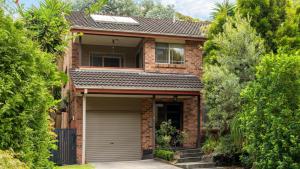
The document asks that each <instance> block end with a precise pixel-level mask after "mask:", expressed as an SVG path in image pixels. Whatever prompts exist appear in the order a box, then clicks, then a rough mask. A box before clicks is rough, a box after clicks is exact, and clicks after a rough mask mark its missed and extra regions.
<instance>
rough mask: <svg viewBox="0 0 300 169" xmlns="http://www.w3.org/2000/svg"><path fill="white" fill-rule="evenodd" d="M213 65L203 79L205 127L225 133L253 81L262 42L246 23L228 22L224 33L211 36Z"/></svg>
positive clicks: (262, 49) (207, 69)
mask: <svg viewBox="0 0 300 169" xmlns="http://www.w3.org/2000/svg"><path fill="white" fill-rule="evenodd" d="M211 42H213V43H214V45H215V46H216V49H215V50H214V54H215V58H216V63H217V64H207V63H206V67H205V73H204V75H203V82H204V84H205V85H204V91H203V92H204V98H205V103H206V106H207V108H208V117H209V122H208V127H209V128H213V129H219V130H220V132H221V133H224V134H226V133H228V131H229V129H230V123H231V120H232V119H233V117H234V116H235V114H236V113H237V112H238V111H239V110H240V90H241V89H242V88H243V87H244V86H245V85H246V84H247V83H248V82H249V81H251V80H253V79H254V74H255V66H256V64H257V63H258V61H259V60H260V56H261V55H262V54H263V53H264V47H263V40H262V39H261V38H260V37H259V36H257V35H256V32H255V30H254V29H253V28H252V27H251V26H250V24H249V21H248V20H247V19H242V18H241V17H239V15H236V16H235V17H234V18H228V19H227V22H226V23H225V25H224V32H223V33H219V34H218V35H215V36H213V38H212V39H211Z"/></svg>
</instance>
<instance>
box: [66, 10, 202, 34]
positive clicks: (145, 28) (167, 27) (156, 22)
mask: <svg viewBox="0 0 300 169" xmlns="http://www.w3.org/2000/svg"><path fill="white" fill-rule="evenodd" d="M132 18H133V19H134V20H136V21H137V22H139V24H138V25H134V24H125V23H124V24H122V23H119V24H116V23H107V22H96V21H94V20H93V19H92V18H91V17H90V16H89V15H85V14H84V12H78V11H76V12H72V13H71V14H70V15H69V16H67V19H68V20H69V21H70V23H71V25H72V27H73V28H80V29H93V30H94V29H95V30H102V31H116V32H134V33H145V34H147V33H148V34H157V35H176V36H183V37H195V38H205V32H204V31H203V29H202V28H203V27H205V26H207V25H208V22H183V21H175V22H173V20H172V19H153V18H144V17H132Z"/></svg>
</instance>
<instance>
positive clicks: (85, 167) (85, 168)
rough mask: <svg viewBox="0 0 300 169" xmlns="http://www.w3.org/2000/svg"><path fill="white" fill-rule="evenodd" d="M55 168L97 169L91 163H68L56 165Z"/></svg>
mask: <svg viewBox="0 0 300 169" xmlns="http://www.w3.org/2000/svg"><path fill="white" fill-rule="evenodd" d="M54 169H95V167H93V166H92V165H90V164H86V165H66V166H59V167H55V168H54Z"/></svg>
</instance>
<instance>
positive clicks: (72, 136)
mask: <svg viewBox="0 0 300 169" xmlns="http://www.w3.org/2000/svg"><path fill="white" fill-rule="evenodd" d="M54 131H55V133H56V134H57V143H56V144H57V150H55V151H52V155H53V156H52V161H53V162H55V163H56V164H57V165H65V164H76V129H55V130H54Z"/></svg>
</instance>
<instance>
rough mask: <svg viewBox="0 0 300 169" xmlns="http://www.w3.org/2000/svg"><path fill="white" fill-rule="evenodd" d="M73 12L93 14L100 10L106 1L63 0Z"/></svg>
mask: <svg viewBox="0 0 300 169" xmlns="http://www.w3.org/2000/svg"><path fill="white" fill-rule="evenodd" d="M64 2H65V3H67V4H69V5H70V6H71V8H72V10H74V11H85V12H86V13H95V12H98V11H100V10H101V8H102V7H103V5H105V4H106V3H107V2H108V0H64Z"/></svg>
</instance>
